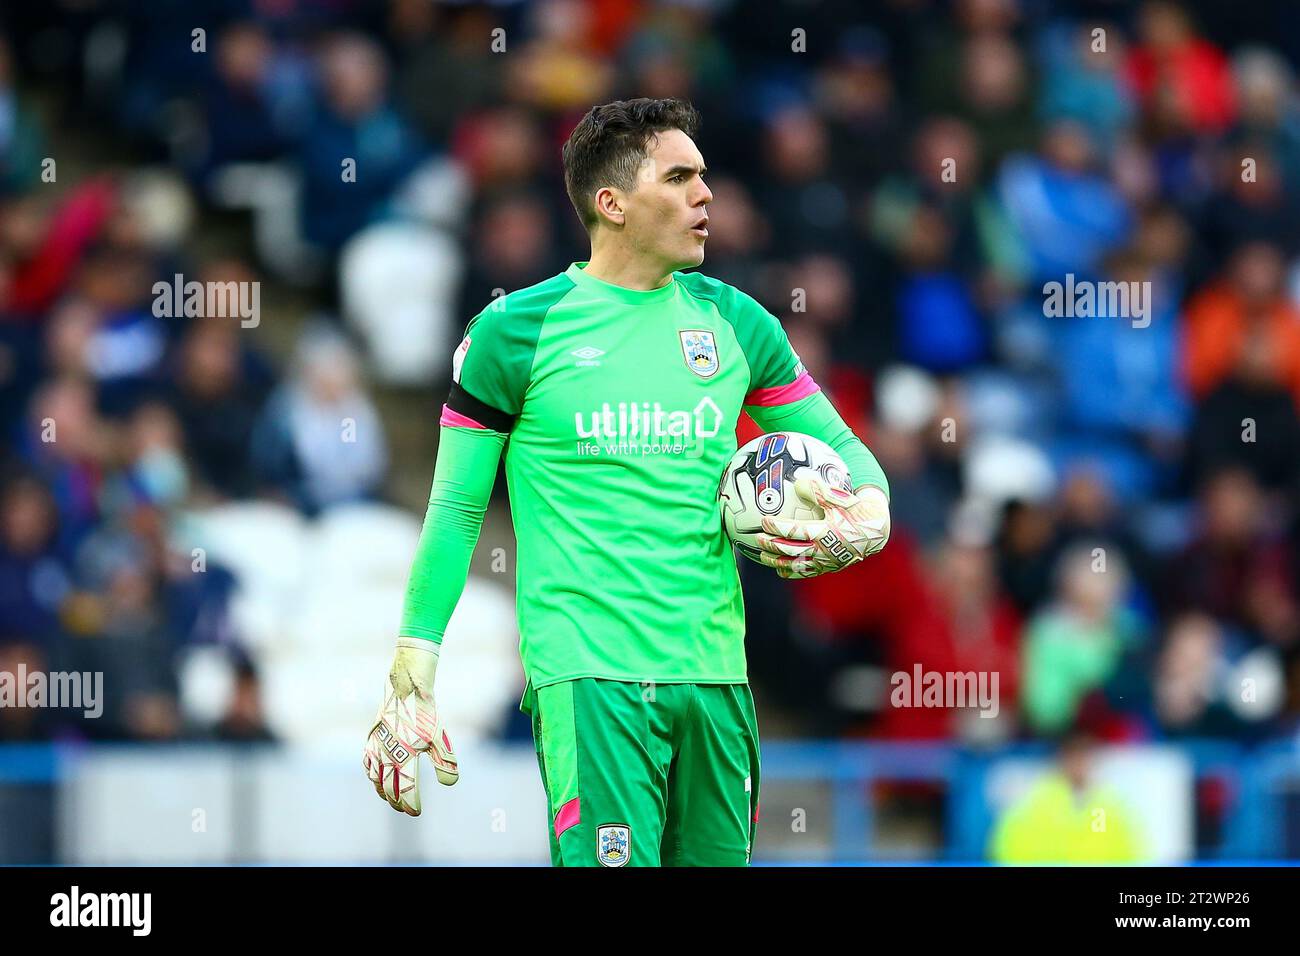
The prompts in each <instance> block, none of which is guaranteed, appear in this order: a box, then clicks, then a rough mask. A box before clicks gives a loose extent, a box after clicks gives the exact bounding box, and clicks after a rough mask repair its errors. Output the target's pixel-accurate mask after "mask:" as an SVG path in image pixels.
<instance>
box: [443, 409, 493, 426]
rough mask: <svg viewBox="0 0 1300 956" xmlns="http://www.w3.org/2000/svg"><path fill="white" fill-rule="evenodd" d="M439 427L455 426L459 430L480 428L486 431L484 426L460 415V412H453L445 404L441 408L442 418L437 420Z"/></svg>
mask: <svg viewBox="0 0 1300 956" xmlns="http://www.w3.org/2000/svg"><path fill="white" fill-rule="evenodd" d="M438 424H439V425H456V426H458V427H460V428H481V429H483V430H484V431H487V430H488V427H487V426H486V425H480V424H479V423H478V422H476V421H474V419H472V418H470V417H469V416H468V415H462V414H461V413H460V412H453V411H452V410H451V409H450V408H448V407H447V406H446V405H445V404H444V405H443V406H442V418H440V419H439V420H438Z"/></svg>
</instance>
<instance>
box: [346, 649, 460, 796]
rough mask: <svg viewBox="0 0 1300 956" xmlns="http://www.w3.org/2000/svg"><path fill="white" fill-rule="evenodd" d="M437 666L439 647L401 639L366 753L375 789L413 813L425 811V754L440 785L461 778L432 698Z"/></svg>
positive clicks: (365, 763) (367, 768)
mask: <svg viewBox="0 0 1300 956" xmlns="http://www.w3.org/2000/svg"><path fill="white" fill-rule="evenodd" d="M437 670H438V645H436V644H434V643H433V642H432V641H426V640H421V639H420V638H414V637H399V638H398V639H397V654H396V655H395V656H394V657H393V667H392V669H391V670H390V671H389V672H388V687H387V689H386V690H385V693H384V702H383V704H382V705H381V706H380V708H379V713H378V714H377V715H375V724H374V726H373V727H371V728H370V736H369V737H368V738H367V739H366V749H365V754H364V756H363V757H362V765H363V766H364V767H365V769H366V776H367V777H369V778H370V782H371V783H373V784H374V785H375V791H376V792H377V793H378V794H379V795H380V796H381V797H383V798H384V799H385V800H387V801H388V803H389V805H390V806H391V807H392V808H393V809H394V810H400V811H402V812H403V813H409V814H410V815H411V816H413V817H418V816H419V815H420V783H419V779H418V777H417V775H418V773H419V760H420V754H422V753H427V754H428V755H429V759H430V760H432V761H433V768H434V770H435V772H436V773H437V774H438V782H439V783H442V784H445V785H446V786H448V787H450V786H451V785H452V784H454V783H455V782H456V781H457V780H458V779H460V768H459V767H458V766H457V764H456V754H455V751H453V750H452V749H451V740H450V738H448V736H447V732H446V731H445V730H443V729H442V722H441V721H440V720H439V719H438V708H437V707H436V706H435V705H434V702H433V678H434V674H436V673H437Z"/></svg>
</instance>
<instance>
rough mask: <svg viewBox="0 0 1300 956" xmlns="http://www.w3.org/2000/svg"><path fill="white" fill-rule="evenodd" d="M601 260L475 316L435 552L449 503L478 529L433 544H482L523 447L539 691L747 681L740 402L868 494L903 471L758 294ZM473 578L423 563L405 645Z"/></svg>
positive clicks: (440, 490) (515, 483)
mask: <svg viewBox="0 0 1300 956" xmlns="http://www.w3.org/2000/svg"><path fill="white" fill-rule="evenodd" d="M585 265H586V263H575V264H573V265H572V266H570V267H569V268H568V269H567V270H566V271H565V272H563V273H561V274H560V275H557V276H555V277H553V278H551V279H548V280H546V281H545V282H542V283H539V284H538V285H535V286H531V287H529V288H527V289H522V290H520V291H517V292H513V293H511V294H509V295H506V296H504V297H501V298H499V299H497V300H495V301H494V302H493V303H492V304H491V305H489V306H488V307H487V308H485V309H484V310H483V311H482V312H480V313H479V314H478V315H477V316H475V317H474V319H473V320H472V321H471V322H470V323H469V326H468V327H467V329H466V331H465V337H464V340H463V341H462V342H461V344H460V347H459V348H458V349H457V350H456V353H455V356H454V358H453V385H452V390H451V395H450V396H449V398H448V401H447V404H446V406H445V407H444V410H443V418H442V435H443V439H442V441H443V446H445V447H440V449H439V456H438V464H437V466H436V469H435V480H434V493H433V494H432V495H431V498H430V511H429V516H428V517H427V518H426V526H425V533H424V534H423V535H422V538H421V548H420V550H421V554H425V552H426V542H425V540H424V539H425V537H428V536H431V535H434V534H438V532H437V531H436V530H433V529H436V528H438V527H440V526H443V525H444V524H445V521H444V519H446V518H447V517H448V512H449V511H450V512H454V513H456V514H453V515H452V517H453V518H458V519H460V520H453V521H452V522H451V525H452V530H448V531H446V532H444V533H443V534H442V537H441V539H440V542H441V543H439V544H436V545H435V544H429V545H428V549H429V550H430V551H431V550H432V549H433V548H438V549H441V548H443V547H444V546H447V542H452V541H454V540H456V538H457V533H458V532H457V531H456V530H455V529H457V528H458V529H460V531H461V532H470V534H469V550H471V551H472V548H473V543H474V541H475V540H476V538H477V533H478V524H479V523H480V522H481V518H482V512H483V509H484V508H485V507H486V493H487V492H490V490H491V481H492V479H491V477H485V476H486V472H487V470H488V469H489V468H490V469H491V474H492V476H494V475H495V472H496V462H497V457H498V455H499V453H500V450H501V448H502V447H504V453H505V470H506V479H507V484H508V488H509V493H510V510H511V515H512V517H513V521H514V531H515V537H516V540H517V542H518V574H517V609H518V625H519V633H520V653H521V656H522V658H523V665H524V671H525V673H526V675H527V676H528V679H529V681H530V683H531V684H532V686H533V687H543V686H546V685H548V684H554V683H557V682H560V681H566V680H572V679H575V678H582V677H598V678H605V679H612V680H623V681H653V682H656V683H675V682H694V683H737V682H744V681H745V680H746V670H745V654H744V632H745V628H744V606H743V603H742V600H741V590H740V581H739V577H738V574H737V570H736V559H735V557H734V556H733V553H732V549H731V546H730V543H729V542H728V541H727V539H726V536H725V534H724V533H723V530H722V522H721V518H720V512H719V507H718V503H717V490H718V483H719V479H720V478H721V475H722V471H723V469H724V468H725V467H726V465H727V463H728V461H729V460H730V458H731V456H732V454H733V453H734V452H735V450H736V434H735V431H736V425H737V419H738V417H739V415H740V412H741V409H742V408H745V409H746V410H748V411H749V412H750V414H751V415H753V416H754V418H755V419H756V421H758V423H759V425H760V427H763V428H764V429H765V430H773V429H774V428H781V429H786V430H796V431H806V432H809V433H810V434H815V435H817V437H820V438H822V439H823V440H824V441H827V442H828V443H829V444H831V445H832V447H835V448H836V449H837V450H838V451H839V452H840V454H841V455H842V456H843V457H844V459H845V463H846V464H847V465H848V467H849V471H850V474H851V475H852V477H853V483H854V486H855V487H860V486H862V485H864V484H873V485H877V486H879V487H881V488H882V489H884V490H885V491H886V493H887V492H888V486H887V485H886V483H885V479H884V475H883V474H882V473H881V471H880V468H879V466H878V465H877V464H876V461H875V459H874V458H873V457H872V456H871V453H870V452H869V451H868V450H867V449H866V447H865V446H864V445H862V443H861V442H860V441H858V439H857V438H856V437H855V436H853V434H852V432H851V431H850V430H849V429H848V428H847V427H846V426H845V425H844V423H843V421H842V420H841V419H840V418H839V416H838V414H836V413H835V412H834V410H833V408H831V406H830V404H829V402H827V401H826V398H825V396H824V395H822V394H821V392H820V390H819V389H818V387H817V385H816V384H815V383H814V382H813V381H812V379H811V378H810V377H809V375H808V373H807V372H806V371H805V370H804V368H803V366H802V364H801V362H800V361H799V358H798V356H797V355H796V354H795V353H794V351H793V350H792V349H791V347H790V344H789V342H788V340H787V338H786V335H785V332H784V330H783V329H782V328H781V325H780V323H779V322H778V321H777V319H776V318H775V317H774V316H772V315H771V314H770V313H769V312H767V311H766V310H765V309H764V308H762V306H760V305H759V304H758V303H757V302H756V301H755V300H754V299H752V298H750V297H749V296H747V295H745V294H744V293H742V292H740V291H738V290H737V289H734V288H733V287H731V286H729V285H727V284H725V283H723V282H719V281H717V280H716V279H711V278H708V277H707V276H703V275H700V274H697V273H674V274H673V275H672V276H671V278H670V281H669V282H668V283H667V284H666V285H664V286H662V287H660V288H658V289H653V290H650V291H638V290H633V289H627V288H624V287H622V286H617V285H613V284H610V283H607V282H604V281H601V280H599V279H596V278H594V277H592V276H588V275H587V274H586V273H585V272H584V271H583V267H584V266H585ZM467 469H470V470H474V471H475V473H474V474H473V475H470V474H468V473H466V474H458V472H464V471H466V470H467ZM466 516H468V517H466ZM461 537H464V535H463V534H462V535H461ZM443 539H445V540H443ZM462 550H463V549H462ZM444 557H445V555H444ZM462 559H463V560H462ZM467 566H468V554H463V555H461V554H458V555H456V556H455V560H453V561H452V562H451V566H450V567H448V566H447V564H446V563H445V562H444V563H442V564H439V563H436V562H435V561H434V560H429V561H427V562H424V563H423V564H422V561H421V557H420V556H417V561H416V566H415V567H414V568H413V569H412V575H411V582H410V586H409V590H408V598H407V604H406V609H405V613H404V616H403V626H402V631H401V633H402V634H404V635H410V636H414V637H424V638H427V639H431V640H441V636H442V632H443V629H444V628H445V625H446V619H447V617H449V616H450V612H451V609H452V608H454V606H455V600H456V599H457V598H458V597H459V593H460V589H461V587H463V583H464V571H463V569H464V568H467ZM439 567H441V568H442V569H443V570H444V571H446V572H448V573H450V575H451V578H450V580H449V581H444V582H443V583H442V585H439V584H436V583H435V582H434V581H432V580H430V579H431V578H432V577H434V576H436V575H437V574H438V571H437V569H438V568H439ZM457 577H459V580H457ZM452 592H454V593H452Z"/></svg>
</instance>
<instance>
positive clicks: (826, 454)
mask: <svg viewBox="0 0 1300 956" xmlns="http://www.w3.org/2000/svg"><path fill="white" fill-rule="evenodd" d="M805 474H807V475H809V476H815V475H820V476H821V477H822V479H823V480H824V481H825V482H826V483H827V484H828V485H831V486H832V487H835V488H842V489H843V490H845V491H850V492H851V491H852V490H853V488H852V487H851V482H850V479H849V470H848V468H847V467H846V466H845V464H844V459H842V458H841V457H840V456H839V454H838V453H837V452H836V451H835V449H833V448H831V446H830V445H828V444H826V443H825V442H824V441H822V440H821V439H819V438H814V437H812V436H811V435H804V434H802V433H800V432H770V433H768V434H766V435H759V436H758V437H757V438H755V439H754V440H753V441H751V442H747V443H746V444H745V445H743V446H742V447H740V448H739V449H737V450H736V453H735V454H734V455H733V456H732V458H731V462H730V463H729V464H728V465H727V467H726V470H725V471H723V473H722V481H721V482H719V484H718V504H719V506H720V508H721V510H722V527H723V529H724V530H725V531H726V533H727V537H728V538H729V539H730V540H731V543H732V544H734V545H735V546H736V548H737V550H739V551H740V553H741V554H743V555H744V556H745V557H747V558H749V559H750V560H751V561H758V560H759V555H760V554H761V553H762V549H760V548H759V546H758V541H757V540H756V536H757V535H758V534H759V533H760V532H762V531H763V517H764V515H777V516H780V517H783V518H799V519H803V520H815V519H818V518H821V517H823V514H822V509H821V508H818V507H816V506H815V505H809V504H807V503H806V502H805V501H804V500H803V499H802V498H800V497H799V496H798V495H797V494H796V493H795V490H794V483H795V479H796V478H799V477H801V476H803V475H805Z"/></svg>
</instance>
